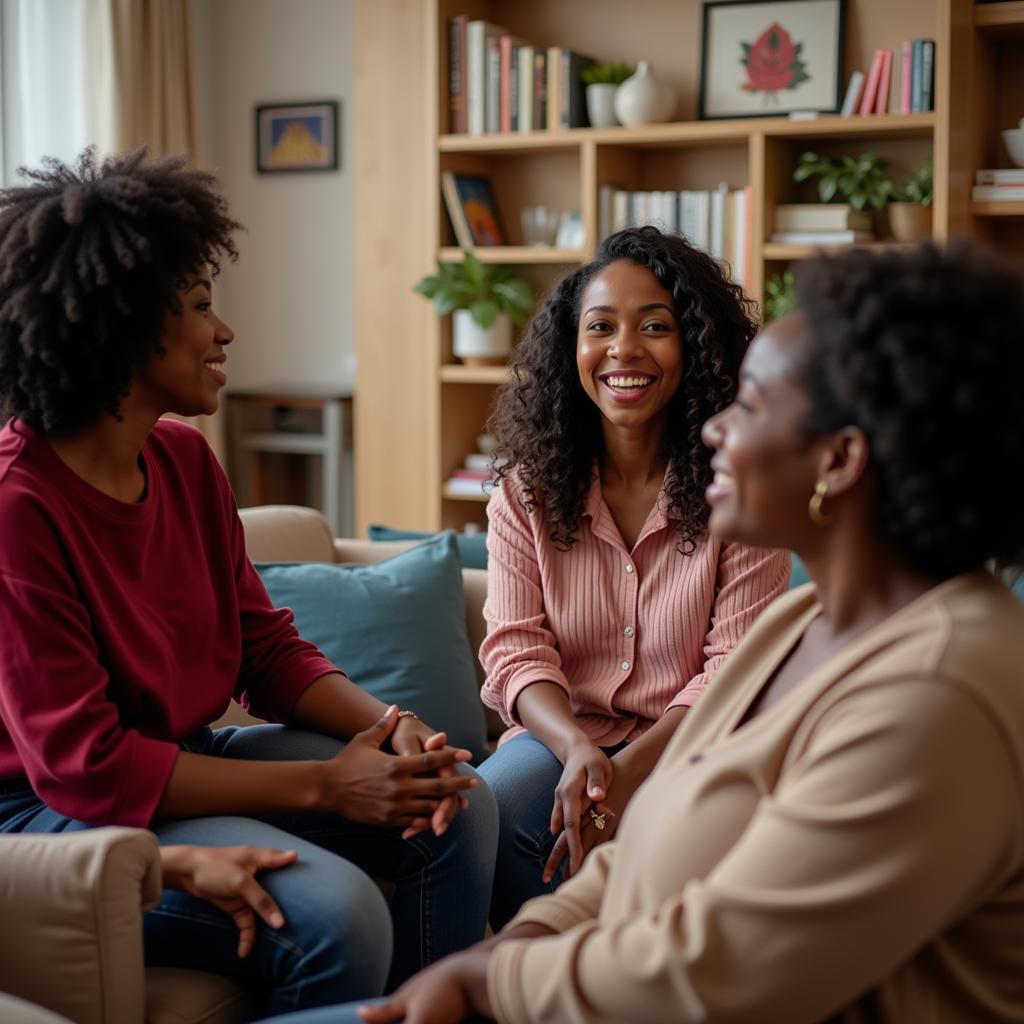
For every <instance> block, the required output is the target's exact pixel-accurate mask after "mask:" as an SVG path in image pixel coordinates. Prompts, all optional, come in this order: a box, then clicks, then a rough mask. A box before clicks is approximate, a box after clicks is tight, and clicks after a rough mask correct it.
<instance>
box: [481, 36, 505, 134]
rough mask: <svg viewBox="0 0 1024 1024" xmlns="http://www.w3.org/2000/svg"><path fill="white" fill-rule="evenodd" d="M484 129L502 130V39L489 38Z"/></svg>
mask: <svg viewBox="0 0 1024 1024" xmlns="http://www.w3.org/2000/svg"><path fill="white" fill-rule="evenodd" d="M484 110H485V113H484V130H485V131H486V132H487V133H488V134H494V133H495V132H500V131H501V39H493V38H492V39H488V40H487V87H486V95H485V101H484Z"/></svg>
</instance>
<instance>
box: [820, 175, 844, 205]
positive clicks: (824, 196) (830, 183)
mask: <svg viewBox="0 0 1024 1024" xmlns="http://www.w3.org/2000/svg"><path fill="white" fill-rule="evenodd" d="M838 187H839V182H838V181H837V180H836V179H835V178H822V179H821V181H820V182H819V183H818V195H819V196H820V197H821V201H822V202H823V203H830V202H832V200H833V198H834V197H835V194H836V190H837V189H838Z"/></svg>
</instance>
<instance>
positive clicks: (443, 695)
mask: <svg viewBox="0 0 1024 1024" xmlns="http://www.w3.org/2000/svg"><path fill="white" fill-rule="evenodd" d="M256 568H257V570H258V571H259V574H260V576H261V577H262V578H263V582H264V584H265V585H266V588H267V590H268V591H269V593H270V597H271V600H272V601H273V602H274V604H275V606H277V607H279V608H280V607H287V608H291V609H292V611H293V612H294V613H295V624H296V625H297V627H298V630H299V633H300V634H301V635H302V636H303V637H304V638H305V639H306V640H308V641H309V642H310V643H312V644H316V646H317V647H319V648H320V650H321V651H323V653H324V654H325V655H326V656H327V657H328V658H330V659H331V660H332V661H333V662H334V663H335V664H336V665H337V666H338V667H339V668H341V669H343V670H344V671H345V672H346V673H347V674H348V675H349V676H351V678H352V679H353V680H354V681H355V682H357V683H358V684H359V685H360V686H361V687H362V688H363V689H364V690H367V691H369V692H370V693H372V694H373V695H374V696H375V697H377V698H378V699H379V700H382V701H384V703H385V704H397V705H398V706H399V707H400V708H408V709H410V710H412V711H415V712H416V714H418V715H419V716H420V717H421V718H422V719H423V720H424V721H425V722H427V723H429V724H430V725H431V726H433V728H435V729H438V730H442V729H443V730H444V731H445V732H447V733H448V741H449V743H451V744H452V745H454V746H457V747H465V748H466V749H467V750H470V751H472V753H473V757H474V760H482V759H483V758H484V757H486V755H487V727H486V724H485V721H484V713H483V706H482V705H481V703H480V694H479V690H478V689H477V685H476V672H475V669H474V664H473V654H472V652H471V650H470V647H469V638H468V636H467V635H466V618H465V616H466V604H465V595H464V593H463V589H462V570H461V568H460V566H459V560H458V557H457V555H456V548H455V537H454V534H453V533H452V532H451V531H449V532H447V533H441V534H438V535H437V536H436V537H433V538H431V539H430V540H428V541H426V543H424V544H420V545H418V546H417V547H415V548H412V549H411V550H409V551H405V552H403V553H402V554H400V555H396V556H395V557H394V558H389V559H387V560H386V561H383V562H378V563H377V564H376V565H330V564H327V563H323V562H305V563H288V564H269V563H257V565H256Z"/></svg>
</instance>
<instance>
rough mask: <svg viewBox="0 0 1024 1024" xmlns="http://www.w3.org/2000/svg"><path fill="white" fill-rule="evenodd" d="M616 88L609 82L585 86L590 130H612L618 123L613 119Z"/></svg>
mask: <svg viewBox="0 0 1024 1024" xmlns="http://www.w3.org/2000/svg"><path fill="white" fill-rule="evenodd" d="M618 88H619V87H618V86H617V85H612V84H611V83H610V82H598V83H596V84H594V85H588V86H587V119H588V120H589V121H590V127H591V128H614V127H615V126H616V125H617V124H618V123H619V122H618V121H617V120H616V119H615V93H616V91H617V90H618Z"/></svg>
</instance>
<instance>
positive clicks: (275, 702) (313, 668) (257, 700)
mask: <svg viewBox="0 0 1024 1024" xmlns="http://www.w3.org/2000/svg"><path fill="white" fill-rule="evenodd" d="M225 486H227V484H226V481H225ZM227 501H228V507H229V517H230V519H229V531H230V544H231V548H232V552H233V556H234V565H235V582H236V589H237V594H238V614H239V619H240V623H241V633H242V663H241V669H240V671H239V678H238V686H237V687H236V690H235V697H236V699H237V700H238V701H239V703H240V704H241V705H242V706H243V707H244V708H245V709H246V711H248V712H250V714H253V715H256V716H257V717H259V718H265V719H268V720H269V721H272V722H287V721H288V720H289V719H290V718H291V715H292V710H293V709H294V707H295V702H296V701H297V700H298V699H299V697H301V696H302V694H303V693H304V692H305V691H306V689H308V687H310V686H311V685H312V684H313V683H314V682H316V680H317V679H319V678H320V677H321V676H325V675H328V674H329V673H331V672H340V671H341V670H340V669H338V668H337V667H336V666H335V665H334V664H333V663H332V662H330V661H328V659H327V658H325V657H324V656H323V655H322V654H321V653H320V651H319V650H318V649H317V648H316V647H314V646H313V644H311V643H308V642H307V641H305V640H303V639H302V637H301V636H299V632H298V630H297V629H296V628H295V617H294V615H293V614H292V611H291V609H290V608H275V607H274V605H273V602H272V601H271V600H270V595H269V594H268V593H267V588H266V587H265V586H264V585H263V580H261V579H260V575H259V573H258V572H257V571H256V569H255V567H254V566H253V564H252V562H251V561H250V560H249V556H248V555H247V554H246V551H245V531H244V529H243V527H242V522H241V520H240V519H239V518H238V510H237V509H236V507H235V502H234V498H233V497H232V496H231V493H230V491H228V494H227Z"/></svg>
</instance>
